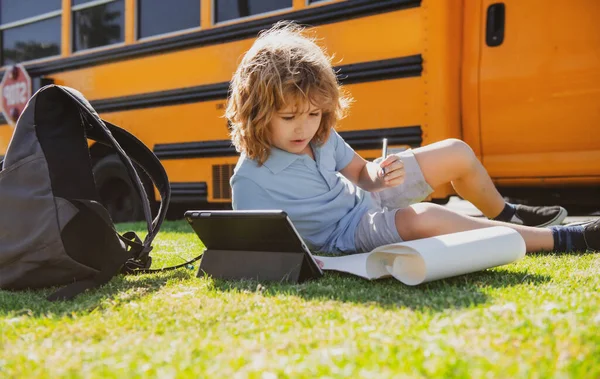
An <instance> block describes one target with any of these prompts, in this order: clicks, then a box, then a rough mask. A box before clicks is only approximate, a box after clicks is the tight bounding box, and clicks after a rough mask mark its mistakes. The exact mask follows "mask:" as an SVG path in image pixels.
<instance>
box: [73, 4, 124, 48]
mask: <svg viewBox="0 0 600 379" xmlns="http://www.w3.org/2000/svg"><path fill="white" fill-rule="evenodd" d="M74 3H84V4H79V5H74V6H73V8H72V9H73V51H79V50H84V49H91V48H94V47H100V46H106V45H112V44H115V43H119V42H123V41H124V39H125V33H124V20H125V18H124V16H123V15H124V13H125V2H124V0H114V1H111V2H109V3H102V4H101V5H96V3H95V2H92V3H90V2H88V1H85V2H84V1H82V0H80V1H75V2H74Z"/></svg>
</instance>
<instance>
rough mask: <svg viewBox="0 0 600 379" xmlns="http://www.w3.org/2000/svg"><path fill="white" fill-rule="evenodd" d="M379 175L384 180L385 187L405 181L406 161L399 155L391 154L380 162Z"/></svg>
mask: <svg viewBox="0 0 600 379" xmlns="http://www.w3.org/2000/svg"><path fill="white" fill-rule="evenodd" d="M379 167H380V168H381V170H380V171H379V177H380V178H381V179H383V180H382V183H383V187H395V186H397V185H400V184H402V183H403V182H404V176H405V174H406V172H405V171H404V163H402V160H401V159H400V158H398V156H397V155H395V154H391V155H388V157H387V158H385V159H384V160H382V161H381V162H379Z"/></svg>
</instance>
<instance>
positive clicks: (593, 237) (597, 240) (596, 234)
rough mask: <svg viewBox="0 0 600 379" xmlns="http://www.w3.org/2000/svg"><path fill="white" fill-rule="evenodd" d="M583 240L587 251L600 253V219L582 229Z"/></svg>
mask: <svg viewBox="0 0 600 379" xmlns="http://www.w3.org/2000/svg"><path fill="white" fill-rule="evenodd" d="M583 238H585V244H586V245H587V247H588V249H590V250H596V251H600V218H599V219H597V220H596V221H594V222H590V223H589V224H587V225H586V226H584V227H583Z"/></svg>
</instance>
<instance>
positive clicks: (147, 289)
mask: <svg viewBox="0 0 600 379" xmlns="http://www.w3.org/2000/svg"><path fill="white" fill-rule="evenodd" d="M189 278H190V272H189V271H186V270H173V271H167V272H164V273H160V274H148V275H139V276H122V275H120V276H116V277H115V278H113V279H112V280H111V281H110V282H109V283H108V284H106V285H104V286H103V287H101V288H99V289H93V290H90V291H87V292H85V293H83V294H81V295H79V296H77V297H76V298H75V299H73V300H69V301H56V302H49V301H47V300H46V297H47V296H48V295H50V294H51V293H53V292H54V291H55V290H57V289H58V288H60V287H56V288H54V289H43V290H29V291H4V290H0V316H6V315H8V314H11V315H12V316H15V317H16V316H19V315H27V316H30V317H40V316H43V317H47V316H49V315H53V316H59V317H60V316H65V315H70V314H86V313H91V312H93V311H95V310H100V309H107V308H112V307H115V306H121V305H123V304H124V303H129V302H131V301H134V300H137V299H140V298H142V297H145V296H147V295H149V294H151V293H153V292H156V291H158V290H159V289H160V288H162V287H164V286H165V285H166V284H167V282H168V281H171V280H187V279H189Z"/></svg>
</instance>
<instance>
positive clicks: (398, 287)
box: [214, 269, 550, 312]
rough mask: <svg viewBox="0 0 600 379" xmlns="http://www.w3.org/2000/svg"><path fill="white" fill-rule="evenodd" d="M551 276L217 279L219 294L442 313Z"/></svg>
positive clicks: (495, 272) (332, 275)
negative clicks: (409, 281) (413, 280)
mask: <svg viewBox="0 0 600 379" xmlns="http://www.w3.org/2000/svg"><path fill="white" fill-rule="evenodd" d="M549 280H550V276H546V275H538V274H528V273H527V272H514V271H507V270H502V269H495V270H488V271H482V272H477V273H473V274H468V275H461V276H457V277H454V278H450V279H445V280H438V281H435V282H432V283H425V284H421V285H419V286H407V285H405V284H403V283H401V282H399V281H398V280H396V279H393V278H389V279H381V280H375V281H368V280H365V279H362V278H358V277H356V276H353V275H348V274H343V273H337V272H331V273H327V274H326V275H325V276H324V277H323V278H322V279H320V280H316V281H311V282H306V283H303V284H283V283H281V284H280V283H277V284H273V283H271V284H269V283H266V284H265V283H260V284H259V283H258V282H256V281H252V280H247V281H225V280H215V283H214V285H215V288H216V289H217V290H219V291H224V292H227V291H256V290H257V289H259V290H261V291H262V292H263V294H264V295H265V296H277V295H282V294H284V295H291V296H298V297H301V298H303V299H306V300H319V301H328V300H333V301H340V302H349V303H364V304H373V305H376V306H379V307H382V308H390V309H391V308H403V307H406V308H410V309H413V310H419V311H433V312H441V311H444V310H446V309H459V308H468V307H472V306H475V305H479V304H483V303H485V302H487V301H488V300H489V295H487V294H486V292H487V291H488V290H489V289H490V288H492V289H493V288H506V287H512V286H517V285H522V284H529V283H531V284H541V283H545V282H547V281H549Z"/></svg>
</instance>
